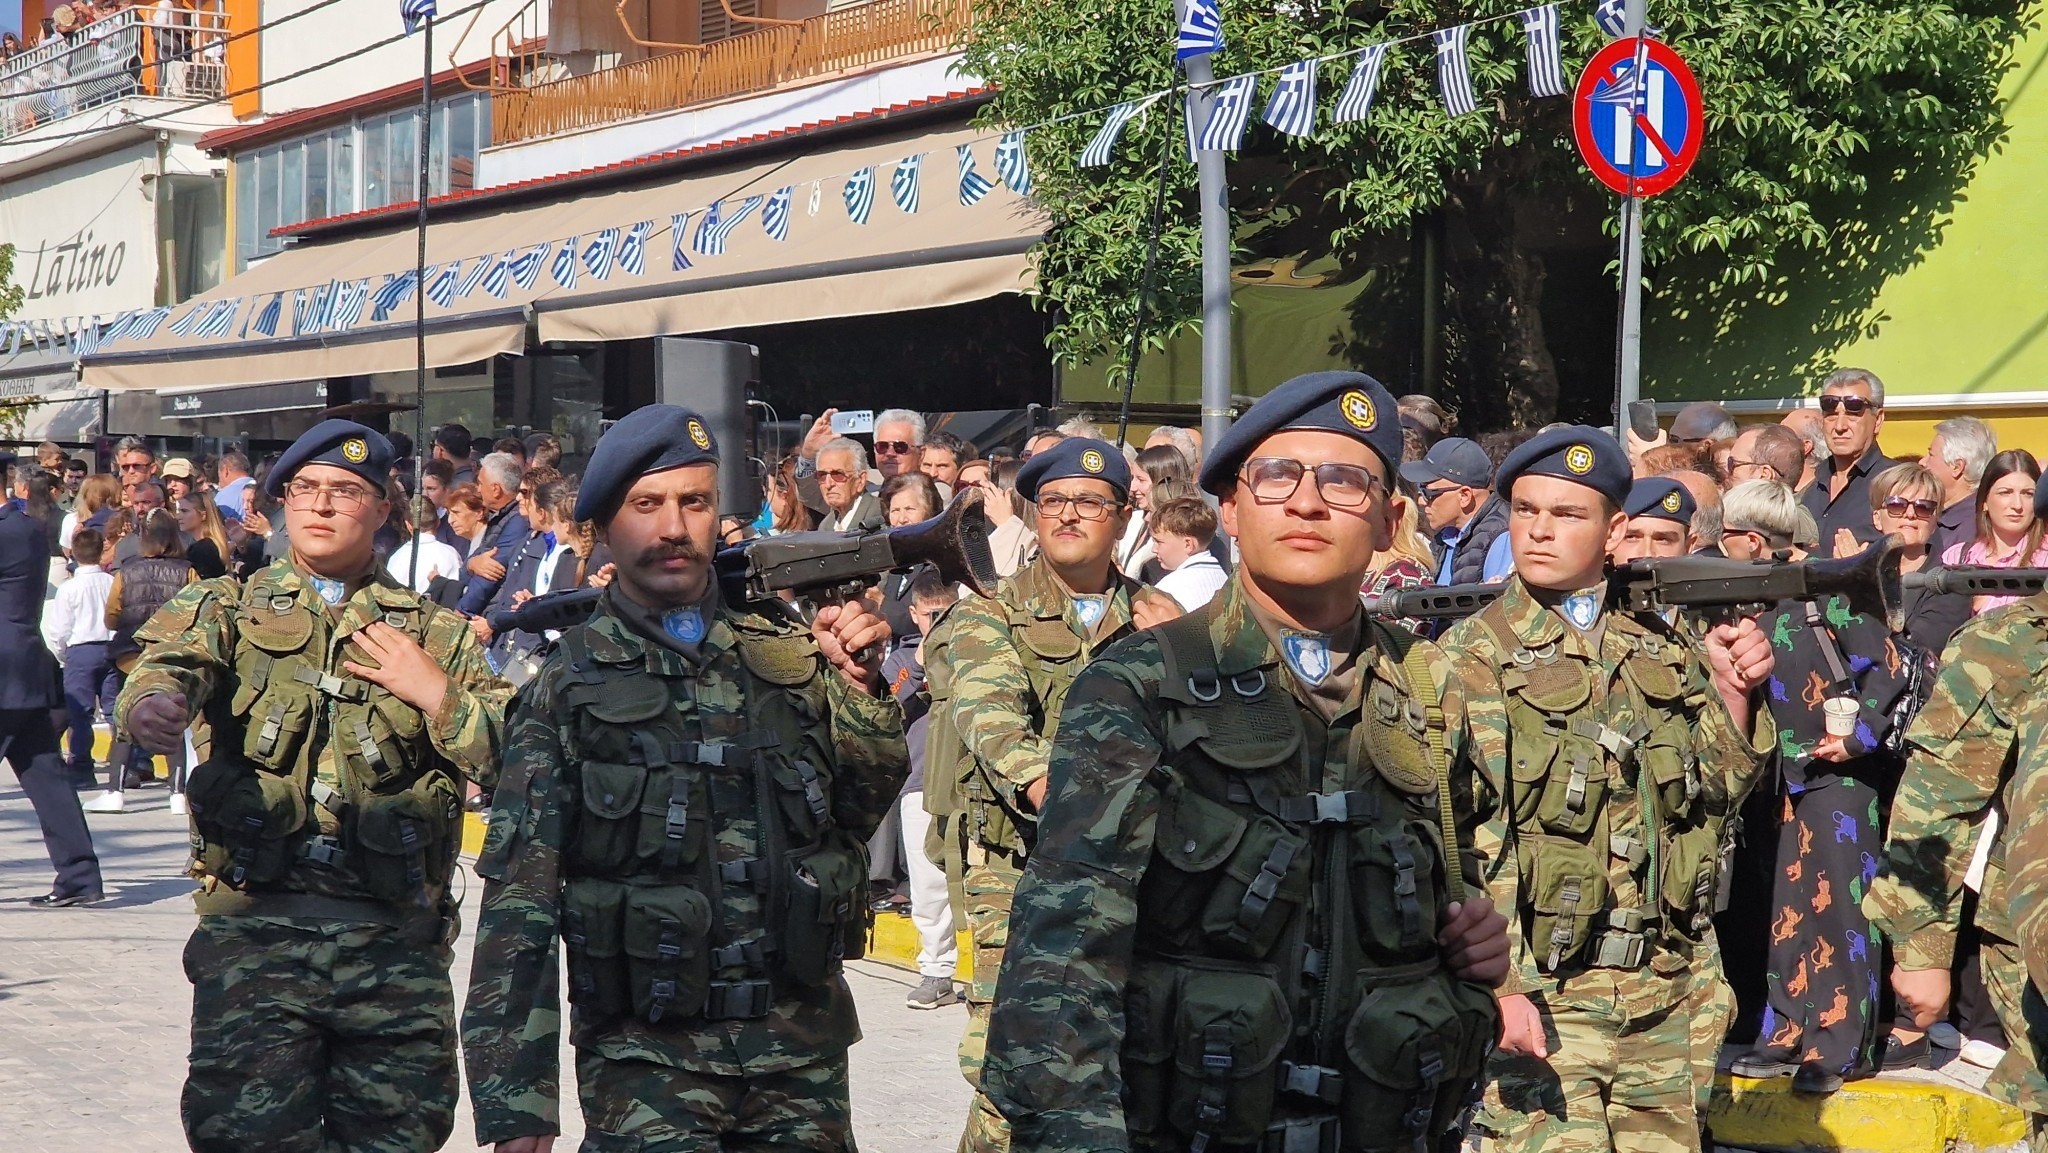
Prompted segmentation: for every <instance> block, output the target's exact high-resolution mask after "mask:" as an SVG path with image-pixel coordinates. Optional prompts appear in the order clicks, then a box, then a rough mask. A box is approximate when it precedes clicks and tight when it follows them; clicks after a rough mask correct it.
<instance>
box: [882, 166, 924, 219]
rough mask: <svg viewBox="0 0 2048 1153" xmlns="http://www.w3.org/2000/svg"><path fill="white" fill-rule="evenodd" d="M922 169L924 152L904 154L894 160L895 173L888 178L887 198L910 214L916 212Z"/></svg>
mask: <svg viewBox="0 0 2048 1153" xmlns="http://www.w3.org/2000/svg"><path fill="white" fill-rule="evenodd" d="M923 171H924V154H923V153H919V154H917V155H916V156H906V157H904V158H903V159H902V160H899V161H897V162H896V174H895V175H894V176H891V177H890V178H889V199H891V200H894V201H895V202H896V207H898V208H900V209H902V210H903V211H905V212H908V213H910V214H912V215H916V213H917V195H918V185H919V183H920V177H919V173H921V172H923Z"/></svg>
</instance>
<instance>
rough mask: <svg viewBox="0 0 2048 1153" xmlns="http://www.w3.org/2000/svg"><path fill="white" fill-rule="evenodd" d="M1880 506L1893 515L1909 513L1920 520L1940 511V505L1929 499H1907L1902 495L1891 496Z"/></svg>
mask: <svg viewBox="0 0 2048 1153" xmlns="http://www.w3.org/2000/svg"><path fill="white" fill-rule="evenodd" d="M1880 507H1882V508H1883V509H1884V511H1886V512H1888V513H1890V514H1891V515H1893V516H1897V517H1903V516H1906V515H1908V514H1911V515H1912V516H1915V517H1917V518H1919V519H1921V520H1926V519H1927V518H1928V517H1931V516H1933V515H1934V514H1935V513H1937V512H1940V511H1941V506H1940V505H1938V504H1935V503H1934V502H1933V501H1931V500H1908V499H1906V498H1905V497H1902V496H1895V497H1891V498H1889V499H1887V500H1886V501H1885V502H1884V504H1883V505H1882V506H1880Z"/></svg>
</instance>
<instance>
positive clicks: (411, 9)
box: [398, 0, 439, 36]
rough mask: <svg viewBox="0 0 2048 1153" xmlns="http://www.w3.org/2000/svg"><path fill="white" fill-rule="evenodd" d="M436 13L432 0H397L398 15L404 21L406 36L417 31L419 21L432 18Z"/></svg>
mask: <svg viewBox="0 0 2048 1153" xmlns="http://www.w3.org/2000/svg"><path fill="white" fill-rule="evenodd" d="M438 14H439V13H437V12H436V11H435V10H434V0H398V15H399V17H400V18H402V19H403V20H404V21H405V34H406V35H407V36H410V35H412V34H413V33H414V32H417V31H419V27H420V22H421V21H423V20H432V19H433V18H434V17H435V16H437V15H438Z"/></svg>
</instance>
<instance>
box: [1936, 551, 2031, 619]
mask: <svg viewBox="0 0 2048 1153" xmlns="http://www.w3.org/2000/svg"><path fill="white" fill-rule="evenodd" d="M1991 548H1992V545H1990V544H1987V543H1986V542H1984V541H1981V540H1973V541H1967V542H1964V541H1958V542H1957V543H1955V544H1952V545H1950V546H1948V547H1947V548H1945V549H1943V550H1941V564H1942V567H1943V568H1955V567H1957V566H1964V567H1970V568H2048V538H2044V539H2043V540H2042V541H2041V546H2040V547H2039V548H2037V549H2035V550H2034V555H2033V557H2032V559H2030V560H2028V561H2027V562H2026V563H2024V564H2022V563H2021V562H2020V556H2019V554H2018V553H2014V554H2012V555H2011V556H2007V557H1994V556H1992V555H1991ZM2022 599H2024V598H2022V597H1988V596H1987V597H1977V598H1975V599H1973V600H1972V601H1971V602H1970V607H1971V609H1972V610H1973V611H1974V612H1977V613H1987V612H1990V611H1991V610H1992V609H1995V608H1999V607H2000V606H2003V605H2009V604H2012V603H2013V602H2015V601H2018V600H2022Z"/></svg>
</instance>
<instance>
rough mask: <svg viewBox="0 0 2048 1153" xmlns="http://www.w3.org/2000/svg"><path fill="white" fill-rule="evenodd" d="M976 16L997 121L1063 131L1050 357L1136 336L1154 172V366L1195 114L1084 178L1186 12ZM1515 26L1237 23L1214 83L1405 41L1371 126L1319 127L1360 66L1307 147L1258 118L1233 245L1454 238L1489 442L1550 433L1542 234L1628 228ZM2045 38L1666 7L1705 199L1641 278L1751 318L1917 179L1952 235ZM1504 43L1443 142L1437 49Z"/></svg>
mask: <svg viewBox="0 0 2048 1153" xmlns="http://www.w3.org/2000/svg"><path fill="white" fill-rule="evenodd" d="M977 2H978V21H977V25H976V32H975V35H974V37H973V40H972V42H971V44H970V45H969V48H968V60H967V63H968V66H969V67H970V68H972V69H973V70H974V71H975V72H977V73H978V74H979V75H981V76H984V77H986V78H988V79H989V80H991V81H994V82H995V83H996V84H998V85H999V86H1000V89H1001V95H1000V96H999V97H998V99H997V100H996V101H995V103H994V104H993V105H991V107H990V108H989V109H988V110H987V111H986V112H985V113H984V119H985V122H987V123H989V124H1035V123H1040V122H1044V121H1048V120H1051V121H1055V123H1053V124H1051V125H1050V126H1049V127H1046V128H1044V129H1041V130H1039V131H1037V132H1034V133H1032V134H1031V136H1030V137H1029V141H1030V144H1029V147H1030V154H1031V162H1032V165H1033V172H1034V180H1035V182H1036V185H1037V197H1038V199H1039V200H1040V201H1041V203H1042V204H1043V205H1044V207H1045V208H1046V209H1047V211H1048V212H1049V214H1050V215H1051V217H1052V220H1053V223H1054V227H1053V229H1052V231H1051V234H1050V236H1049V238H1048V240H1047V242H1046V244H1045V246H1044V249H1043V253H1042V263H1041V271H1040V283H1041V291H1042V293H1043V297H1042V299H1043V302H1044V303H1045V304H1046V305H1047V306H1048V307H1049V308H1051V309H1052V311H1053V315H1054V324H1053V327H1052V330H1051V335H1052V340H1053V344H1054V351H1055V353H1056V354H1057V355H1059V356H1061V357H1062V358H1064V359H1066V360H1068V361H1072V360H1077V359H1084V358H1089V357H1095V356H1101V355H1104V354H1105V353H1108V352H1111V351H1113V350H1115V349H1117V348H1118V347H1119V346H1120V344H1121V343H1122V342H1123V341H1124V340H1126V339H1127V338H1128V334H1129V332H1130V331H1131V326H1132V321H1133V319H1134V314H1133V309H1134V307H1135V306H1136V300H1137V297H1138V288H1139V284H1138V281H1139V269H1140V268H1141V267H1142V265H1143V262H1144V255H1145V247H1146V242H1147V237H1148V224H1149V218H1150V209H1151V202H1152V196H1153V193H1154V191H1155V187H1156V183H1157V181H1158V180H1159V179H1160V178H1161V176H1162V173H1161V169H1160V165H1161V157H1162V156H1163V157H1164V158H1165V159H1164V166H1165V171H1164V173H1163V176H1164V179H1165V181H1166V187H1167V195H1168V201H1167V205H1168V207H1167V213H1166V222H1167V223H1166V227H1165V228H1164V230H1163V233H1162V235H1161V236H1160V237H1159V244H1160V250H1159V252H1160V260H1159V265H1158V271H1157V273H1156V277H1155V281H1156V283H1155V295H1154V296H1153V306H1154V308H1155V309H1156V315H1155V318H1154V320H1153V321H1152V322H1151V329H1150V340H1151V342H1152V343H1153V344H1154V345H1157V344H1158V343H1160V342H1162V341H1163V340H1164V339H1165V338H1166V337H1167V336H1168V335H1170V334H1172V333H1175V332H1177V331H1180V330H1182V329H1184V328H1186V327H1188V326H1190V325H1192V324H1193V323H1194V320H1195V318H1196V314H1197V312H1198V303H1199V294H1200V287H1199V271H1200V268H1199V257H1198V236H1197V223H1196V217H1197V211H1196V204H1195V195H1194V188H1195V178H1194V170H1193V167H1192V165H1191V164H1190V163H1189V161H1188V159H1187V156H1186V150H1185V145H1184V143H1183V136H1182V132H1183V130H1182V128H1181V125H1180V119H1181V117H1180V112H1179V104H1178V99H1177V98H1174V99H1171V100H1169V101H1166V102H1161V103H1160V104H1157V105H1155V106H1154V107H1153V108H1152V110H1151V111H1150V113H1149V114H1148V115H1147V116H1146V117H1145V119H1144V120H1143V121H1142V123H1134V124H1133V125H1132V126H1131V127H1130V128H1128V129H1127V130H1126V132H1125V135H1124V138H1123V141H1122V143H1121V144H1120V145H1119V146H1118V148H1117V150H1116V159H1115V161H1114V162H1113V163H1112V164H1111V165H1110V166H1109V167H1107V168H1097V169H1081V168H1078V167H1077V166H1076V161H1077V158H1078V156H1079V154H1080V152H1081V150H1082V148H1083V147H1084V146H1085V145H1086V143H1087V141H1088V139H1089V137H1090V136H1091V135H1092V134H1093V133H1094V131H1095V130H1096V128H1097V127H1098V126H1099V125H1100V123H1101V119H1102V117H1101V116H1100V114H1099V112H1098V111H1097V110H1099V109H1102V108H1104V107H1105V106H1108V105H1111V104H1114V103H1116V102H1118V101H1120V100H1125V99H1129V98H1131V97H1134V96H1137V95H1141V94H1144V93H1148V92H1153V91H1157V90H1160V89H1164V88H1167V87H1169V86H1170V85H1172V84H1173V83H1174V74H1173V68H1172V47H1171V38H1172V28H1173V23H1174V17H1173V12H1172V9H1171V5H1170V3H1169V2H1168V0H977ZM1526 2H1527V0H1478V2H1476V3H1472V2H1468V3H1464V4H1451V3H1424V2H1422V0H1391V2H1390V3H1386V4H1378V5H1362V4H1353V5H1347V6H1342V7H1331V8H1324V7H1321V6H1319V5H1317V4H1316V3H1315V2H1314V0H1224V27H1225V31H1226V39H1227V41H1228V44H1227V47H1226V49H1225V51H1224V52H1223V53H1222V54H1221V55H1220V56H1219V57H1218V58H1217V59H1216V71H1217V75H1219V76H1230V75H1236V74H1239V73H1243V72H1247V71H1252V70H1256V69H1268V68H1276V67H1278V66H1281V65H1284V64H1287V63H1290V62H1293V61H1295V60H1299V59H1301V58H1303V57H1305V56H1308V55H1311V54H1314V55H1324V54H1331V53H1338V52H1346V51H1350V50H1354V49H1357V48H1361V47H1364V46H1365V45H1367V44H1370V43H1374V42H1382V41H1390V40H1405V42H1404V43H1401V44H1399V45H1398V46H1396V47H1395V48H1394V49H1393V51H1392V52H1391V53H1390V54H1389V56H1388V59H1387V66H1386V70H1385V73H1384V74H1383V78H1382V81H1381V85H1380V90H1379V96H1378V100H1377V102H1376V104H1375V106H1374V108H1373V112H1372V115H1371V117H1370V119H1369V120H1368V121H1367V122H1366V123H1364V124H1362V125H1347V126H1341V127H1333V126H1331V125H1329V123H1328V110H1329V108H1330V106H1331V104H1332V102H1333V101H1334V97H1335V94H1336V92H1337V91H1338V90H1339V89H1340V88H1341V86H1342V84H1343V82H1344V79H1345V77H1346V75H1347V74H1348V71H1349V67H1350V64H1351V61H1350V59H1348V58H1347V59H1343V60H1337V61H1330V62H1327V63H1325V64H1324V66H1323V67H1322V69H1321V75H1320V78H1319V79H1320V93H1319V95H1320V103H1321V106H1322V107H1321V112H1320V118H1319V121H1318V129H1317V132H1316V133H1315V135H1314V136H1313V137H1311V138H1309V139H1307V140H1298V139H1294V138H1288V137H1283V136H1280V135H1278V134H1276V133H1274V132H1272V131H1271V130H1270V129H1267V128H1265V127H1264V126H1263V125H1260V124H1258V123H1257V122H1256V117H1255V118H1254V124H1253V126H1252V129H1251V132H1250V134H1249V136H1248V138H1247V147H1246V149H1245V151H1244V152H1243V153H1241V154H1239V155H1238V156H1237V157H1235V158H1233V161H1232V164H1231V184H1232V189H1231V199H1232V207H1233V211H1234V213H1235V224H1236V231H1237V236H1238V240H1239V243H1240V244H1241V245H1242V246H1245V247H1246V248H1256V249H1264V250H1266V251H1273V250H1276V246H1277V250H1279V251H1294V252H1305V253H1311V254H1334V255H1337V256H1339V257H1342V258H1343V259H1345V260H1346V261H1348V262H1352V263H1354V264H1357V265H1369V264H1371V263H1372V262H1373V261H1374V260H1375V259H1377V257H1376V255H1375V254H1376V253H1384V251H1385V249H1386V245H1387V240H1388V238H1389V237H1399V236H1403V235H1405V234H1407V233H1408V232H1409V231H1410V230H1411V229H1412V228H1413V227H1414V226H1415V225H1416V224H1417V223H1418V222H1421V221H1425V220H1434V221H1435V222H1436V225H1437V226H1439V227H1442V228H1444V229H1445V235H1446V236H1448V237H1449V241H1448V249H1447V252H1446V256H1445V267H1444V284H1443V289H1442V291H1443V294H1444V301H1445V313H1444V317H1443V325H1444V333H1443V336H1444V340H1445V342H1446V345H1447V356H1448V360H1447V365H1446V370H1445V380H1446V384H1447V390H1448V391H1451V392H1453V393H1454V394H1455V396H1456V397H1457V398H1458V399H1460V400H1462V401H1463V402H1464V404H1465V405H1466V407H1467V410H1468V413H1472V414H1475V415H1477V416H1478V420H1477V421H1476V422H1475V423H1479V424H1489V423H1505V422H1509V421H1514V422H1526V421H1536V420H1545V419H1549V418H1550V417H1551V415H1552V414H1553V413H1554V412H1555V411H1556V408H1557V404H1558V399H1559V398H1558V395H1557V373H1556V368H1555V365H1554V364H1552V363H1551V353H1550V349H1549V341H1548V339H1547V338H1546V336H1545V334H1544V331H1543V325H1542V317H1541V303H1542V291H1543V285H1544V280H1545V256H1544V253H1543V251H1542V249H1541V245H1538V244H1532V243H1530V241H1529V238H1530V236H1531V235H1532V234H1536V233H1540V232H1541V231H1542V230H1543V228H1544V227H1545V226H1546V224H1547V223H1548V222H1551V221H1553V220H1556V219H1561V218H1562V217H1564V216H1566V215H1568V214H1569V213H1571V212H1572V211H1573V210H1574V207H1575V206H1577V207H1578V208H1580V209H1583V208H1584V207H1585V206H1588V205H1591V206H1593V207H1594V208H1595V209H1600V208H1602V207H1603V206H1604V207H1605V211H1606V212H1607V218H1606V223H1605V225H1604V227H1605V228H1606V229H1607V230H1608V231H1609V232H1610V234H1611V232H1612V228H1613V223H1612V212H1611V205H1612V200H1611V198H1608V197H1607V196H1606V194H1605V192H1604V191H1602V190H1600V189H1599V188H1598V186H1597V185H1596V184H1595V183H1594V182H1593V180H1592V177H1591V176H1590V174H1588V173H1587V172H1586V171H1585V170H1584V168H1583V165H1582V164H1581V162H1580V161H1579V159H1578V157H1577V156H1576V153H1575V151H1574V149H1573V146H1572V143H1571V127H1570V121H1569V101H1568V100H1564V99H1548V100H1537V99H1534V98H1532V97H1531V96H1530V95H1529V94H1528V88H1527V81H1526V77H1525V75H1524V67H1525V65H1524V55H1523V52H1524V49H1523V34H1522V30H1521V26H1520V23H1519V22H1518V21H1516V20H1514V19H1513V18H1512V13H1514V12H1515V11H1516V10H1517V9H1519V8H1521V7H1524V6H1525V5H1526ZM1591 14H1592V6H1591V4H1590V3H1584V2H1581V3H1568V4H1566V5H1565V6H1564V7H1563V9H1562V16H1563V25H1564V36H1565V53H1564V55H1565V67H1566V72H1567V74H1568V76H1570V75H1576V72H1577V70H1578V68H1579V67H1581V66H1582V65H1583V64H1584V62H1585V61H1586V59H1587V58H1588V57H1589V56H1590V55H1591V54H1592V53H1593V52H1595V51H1597V50H1598V48H1599V47H1600V46H1601V45H1602V44H1603V43H1604V42H1605V39H1604V37H1603V36H1602V35H1601V34H1600V32H1599V31H1598V29H1597V28H1596V27H1595V26H1594V24H1593V21H1592V16H1591ZM2030 15H2031V14H2030V11H2029V7H2028V4H2027V3H2025V2H2024V0H1831V2H1825V3H1824V2H1822V0H1658V2H1657V3H1655V4H1653V5H1652V6H1651V9H1650V19H1651V22H1652V23H1653V24H1654V25H1657V26H1660V27H1661V28H1662V29H1663V30H1664V38H1665V39H1667V40H1669V41H1671V42H1672V43H1673V44H1674V45H1676V46H1677V47H1679V49H1680V50H1681V52H1682V53H1683V54H1684V55H1685V57H1686V59H1687V61H1688V63H1690V64H1691V66H1692V68H1693V70H1694V72H1695V73H1696V74H1697V75H1698V77H1699V80H1700V83H1701V86H1702V88H1703V89H1704V90H1705V93H1706V105H1707V107H1706V125H1707V138H1706V144H1705V148H1704V150H1703V152H1702V155H1701V158H1700V161H1699V163H1698V165H1697V166H1696V168H1695V169H1694V170H1693V173H1692V175H1691V176H1690V177H1688V179H1687V180H1686V181H1685V182H1683V183H1682V184H1681V185H1679V186H1678V188H1676V189H1675V190H1673V191H1671V192H1668V193H1666V194H1664V195H1662V196H1660V197H1658V198H1656V199H1654V200H1652V201H1650V202H1649V204H1648V209H1647V211H1646V213H1645V230H1644V247H1645V259H1646V265H1647V267H1648V269H1649V270H1650V275H1651V277H1652V278H1653V279H1654V278H1655V275H1656V272H1657V270H1658V269H1659V268H1660V267H1666V266H1669V265H1671V264H1672V263H1673V262H1674V261H1679V260H1681V259H1683V260H1684V261H1685V262H1686V264H1687V265H1688V267H1691V268H1694V269H1704V270H1705V271H1704V274H1703V275H1702V276H1701V277H1700V279H1699V282H1698V289H1697V292H1696V296H1695V299H1693V300H1691V301H1689V302H1688V306H1689V307H1693V308H1697V309H1701V310H1705V311H1708V312H1712V311H1715V310H1723V311H1726V312H1727V313H1728V314H1729V315H1739V314H1740V311H1741V309H1743V308H1745V307H1749V306H1750V305H1751V304H1752V303H1753V302H1754V300H1755V299H1756V298H1757V297H1758V296H1759V295H1767V294H1768V293H1769V291H1770V290H1771V289H1772V287H1773V285H1782V284H1783V283H1784V282H1785V280H1786V279H1787V278H1789V277H1797V276H1798V275H1800V270H1801V268H1802V266H1803V264H1804V263H1805V262H1806V261H1808V260H1810V259H1814V258H1817V257H1819V256H1821V255H1823V254H1827V253H1829V252H1832V251H1836V250H1839V249H1841V248H1843V247H1845V246H1853V245H1855V244H1857V243H1858V237H1859V236H1862V235H1864V234H1867V233H1868V231H1869V229H1868V222H1867V221H1864V220H1862V219H1861V215H1860V212H1859V205H1860V203H1861V202H1862V201H1863V200H1864V198H1865V197H1866V196H1867V195H1869V194H1870V193H1872V191H1873V189H1874V188H1875V189H1879V190H1882V189H1884V188H1888V187H1891V186H1895V185H1898V184H1899V183H1900V182H1902V181H1906V182H1913V181H1920V182H1921V184H1916V187H1921V186H1924V187H1926V188H1928V189H1931V190H1933V191H1932V192H1931V193H1930V194H1929V195H1930V197H1931V201H1932V202H1930V203H1924V204H1917V205H1915V206H1913V208H1912V211H1913V212H1914V213H1917V214H1918V215H1919V216H1920V217H1922V218H1931V217H1937V216H1939V215H1940V214H1941V213H1943V212H1945V211H1946V210H1947V208H1948V207H1949V203H1950V202H1952V200H1953V198H1954V196H1955V195H1956V194H1957V192H1958V191H1959V190H1960V188H1961V187H1962V185H1963V184H1964V183H1965V182H1966V180H1967V177H1968V174H1969V172H1970V171H1971V169H1972V168H1973V166H1974V164H1975V162H1976V161H1977V160H1978V159H1979V158H1981V157H1982V156H1983V155H1984V154H1985V153H1986V151H1987V150H1988V149H1990V148H1991V147H1993V146H1994V145H1995V144H1996V142H1997V140H1998V139H1999V137H2000V135H2001V133H2002V131H2003V126H2002V123H2001V120H2000V116H1999V105H1998V100H1997V90H1998V84H1999V81H2000V78H2001V77H2002V76H2003V74H2004V72H2005V70H2006V69H2007V68H2008V67H2009V64H2010V58H2011V49H2012V46H2013V44H2014V42H2015V40H2016V39H2017V38H2018V37H2019V36H2020V35H2021V34H2022V33H2023V32H2024V31H2025V29H2026V28H2027V27H2028V21H2029V19H2030ZM1489 17H1505V18H1504V19H1494V20H1491V21H1490V22H1489V23H1485V24H1483V25H1479V26H1477V27H1475V28H1474V29H1473V31H1472V35H1471V55H1472V66H1473V82H1474V87H1475V89H1476V90H1477V91H1478V93H1479V94H1480V98H1481V103H1480V111H1479V112H1478V113H1477V114H1475V115H1472V116H1466V117H1461V118H1458V119H1455V120H1453V119H1447V118H1446V116H1445V114H1444V111H1443V108H1442V105H1441V104H1440V103H1439V101H1438V99H1437V96H1436V80H1435V60H1434V54H1433V51H1432V49H1431V46H1430V43H1429V41H1428V39H1427V35H1428V33H1429V32H1431V31H1432V30H1434V29H1438V28H1442V27H1447V26H1450V25H1453V24H1458V23H1464V22H1472V21H1480V20H1486V19H1487V18H1489ZM1269 88H1270V81H1268V82H1264V83H1262V84H1261V89H1262V92H1263V91H1264V90H1267V89H1269ZM1166 133H1171V134H1172V136H1173V139H1172V141H1171V142H1168V141H1166V140H1164V139H1163V138H1162V134H1166ZM1928 174H1934V175H1935V176H1936V178H1935V179H1932V180H1927V179H1925V178H1926V177H1927V176H1928ZM1930 242H1931V241H1930ZM1367 307H1370V306H1369V305H1368V306H1367ZM1361 367H1369V366H1361Z"/></svg>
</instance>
